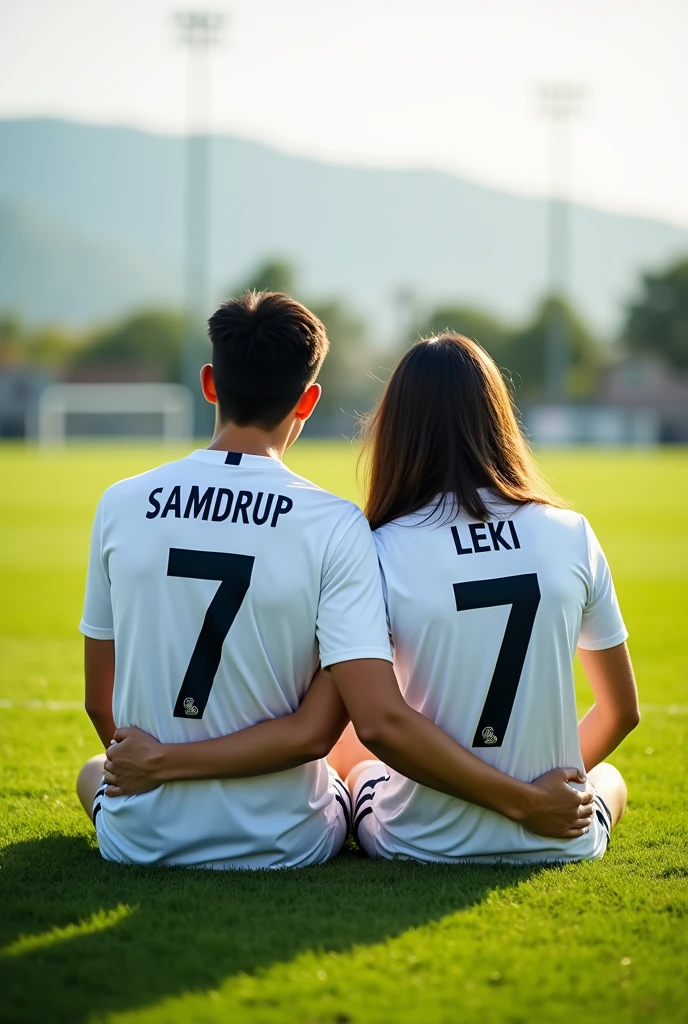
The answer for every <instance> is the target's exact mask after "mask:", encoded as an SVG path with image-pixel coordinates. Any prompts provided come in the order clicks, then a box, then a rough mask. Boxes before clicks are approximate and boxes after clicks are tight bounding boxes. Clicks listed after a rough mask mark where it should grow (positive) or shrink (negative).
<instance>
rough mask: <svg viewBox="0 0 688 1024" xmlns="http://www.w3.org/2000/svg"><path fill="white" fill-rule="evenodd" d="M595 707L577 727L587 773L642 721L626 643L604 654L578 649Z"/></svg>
mask: <svg viewBox="0 0 688 1024" xmlns="http://www.w3.org/2000/svg"><path fill="white" fill-rule="evenodd" d="M578 657H579V658H580V660H581V664H582V666H583V670H584V672H585V674H586V676H587V678H588V682H589V683H590V686H591V689H592V692H593V695H594V697H595V703H594V704H593V706H592V707H591V708H590V710H589V711H588V712H587V714H586V715H585V716H584V717H583V718H582V719H581V722H580V724H579V726H578V736H579V738H580V746H581V753H582V755H583V764H584V765H585V770H586V771H590V769H591V768H594V767H595V765H597V764H599V763H600V762H601V761H604V759H605V758H606V757H608V756H609V755H610V754H611V752H612V751H613V750H615V749H616V748H617V747H618V745H619V743H621V741H622V740H623V739H625V738H626V736H628V734H629V732H632V730H633V729H635V727H636V725H637V724H638V722H639V721H640V709H639V707H638V690H637V688H636V683H635V676H634V674H633V665H632V664H631V656H630V654H629V653H628V646H627V645H626V643H622V644H617V646H616V647H609V648H607V649H606V650H601V651H588V650H585V649H584V648H582V647H579V648H578Z"/></svg>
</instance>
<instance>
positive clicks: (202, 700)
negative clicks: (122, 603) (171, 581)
mask: <svg viewBox="0 0 688 1024" xmlns="http://www.w3.org/2000/svg"><path fill="white" fill-rule="evenodd" d="M254 562H255V558H254V557H253V555H228V554H227V553H226V552H224V551H193V550H190V549H188V548H170V556H169V560H168V563H167V575H168V576H182V577H183V578H185V579H192V580H220V586H219V587H218V588H217V591H216V593H215V597H214V598H213V599H212V601H211V602H210V604H209V605H208V610H207V612H206V613H205V618H204V619H203V625H202V626H201V632H200V633H199V634H198V640H197V641H196V646H195V647H194V649H193V654H192V655H191V660H190V661H189V667H188V668H187V670H186V674H185V676H184V680H183V682H182V685H181V689H180V690H179V693H178V695H177V702H176V704H175V705H174V717H175V718H195V719H198V718H203V712H204V711H205V706H206V704H207V703H208V698H209V697H210V691H211V690H212V688H213V683H214V682H215V676H216V674H217V670H218V668H219V666H220V658H221V657H222V645H223V644H224V642H225V638H226V636H227V634H228V633H229V630H230V629H231V626H232V623H233V622H234V620H235V618H236V617H237V612H238V611H239V609H240V608H241V606H242V604H243V602H244V598H245V597H246V594H247V592H248V588H249V585H250V583H251V573H252V572H253V563H254Z"/></svg>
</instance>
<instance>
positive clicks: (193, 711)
mask: <svg viewBox="0 0 688 1024" xmlns="http://www.w3.org/2000/svg"><path fill="white" fill-rule="evenodd" d="M184 711H185V712H186V713H187V715H197V714H198V708H197V707H196V705H195V704H194V702H193V697H185V698H184ZM490 732H492V730H490ZM495 742H496V741H495Z"/></svg>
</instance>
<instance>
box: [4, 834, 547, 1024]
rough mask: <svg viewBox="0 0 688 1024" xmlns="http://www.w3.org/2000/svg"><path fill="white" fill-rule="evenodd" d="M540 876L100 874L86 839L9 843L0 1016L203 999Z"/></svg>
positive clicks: (486, 869) (392, 871) (402, 867)
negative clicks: (235, 982) (193, 996)
mask: <svg viewBox="0 0 688 1024" xmlns="http://www.w3.org/2000/svg"><path fill="white" fill-rule="evenodd" d="M542 870H552V869H551V868H550V869H547V868H542V867H539V868H538V867H535V866H534V867H528V868H509V867H490V866H465V867H464V866H459V867H452V866H444V865H432V866H424V865H418V864H409V863H403V862H397V863H390V862H384V863H383V862H373V861H369V860H367V859H366V858H363V857H360V856H357V855H356V854H353V853H348V852H347V853H344V854H342V855H340V856H339V857H338V858H336V860H334V861H332V862H331V863H330V864H327V865H324V866H322V867H316V868H305V869H300V870H291V871H274V872H268V871H261V872H244V871H240V872H239V871H226V872H215V871H191V870H184V869H172V868H170V869H158V870H144V869H141V868H136V867H122V866H120V865H115V864H107V863H105V862H104V861H102V860H101V859H100V857H99V855H98V854H97V852H96V851H95V850H94V848H93V846H92V845H91V844H90V843H89V842H88V841H87V840H86V839H85V838H76V837H72V838H70V837H67V836H54V837H48V838H44V839H36V840H31V841H27V842H23V843H17V844H16V845H14V846H10V847H8V848H6V850H5V852H4V854H3V858H2V862H1V866H0V887H1V888H2V897H1V899H2V911H1V913H0V950H2V952H0V973H1V975H2V980H1V981H0V991H1V993H2V996H1V1000H0V1019H4V1020H11V1021H17V1022H19V1021H40V1020H44V1019H46V1018H48V1019H50V1020H52V1021H53V1022H55V1021H70V1022H74V1024H81V1022H84V1021H86V1020H87V1019H88V1018H89V1017H98V1018H100V1017H101V1016H104V1015H106V1014H107V1013H110V1012H114V1011H118V1010H131V1009H136V1008H138V1007H145V1006H150V1005H153V1004H155V1003H157V1002H158V1001H160V1000H161V999H163V998H165V997H168V996H175V995H180V994H181V993H184V992H204V991H208V990H212V989H214V988H217V987H218V986H219V985H220V984H221V983H222V982H223V981H224V980H225V979H226V978H227V977H228V976H231V975H234V974H238V973H240V972H243V973H247V974H251V973H254V972H256V971H259V970H260V969H261V968H266V967H268V966H269V965H270V964H273V963H277V962H282V963H283V962H288V961H290V960H292V959H293V958H294V957H296V956H297V955H299V954H300V953H302V952H304V951H305V950H316V951H336V952H340V951H345V950H348V949H351V947H353V946H354V945H357V944H363V945H365V944H373V943H377V942H381V941H384V940H385V939H386V938H388V937H393V936H397V935H400V934H401V933H403V932H405V931H406V930H407V929H409V928H413V927H415V926H419V925H423V924H425V923H427V922H430V921H436V920H439V919H440V918H442V917H444V916H445V915H447V914H450V913H454V912H456V911H460V910H463V909H466V908H468V907H471V906H473V905H475V904H478V903H480V902H482V901H483V900H484V899H485V898H486V897H487V896H488V895H489V893H490V892H491V891H492V890H494V889H503V888H509V887H511V886H515V885H518V884H519V883H520V882H522V881H524V880H525V879H527V878H530V877H532V876H533V875H534V874H536V873H537V872H539V871H542ZM555 870H556V869H555ZM118 906H123V907H124V908H125V909H123V910H122V911H121V912H120V914H119V916H118V915H117V914H116V913H112V917H111V918H110V919H108V918H107V917H105V918H103V917H102V916H101V918H98V917H97V916H96V917H95V918H94V915H98V914H99V913H101V912H103V911H105V912H116V910H117V908H118ZM70 926H71V927H70ZM73 926H77V927H76V928H74V927H73ZM89 928H91V929H92V930H90V931H89V930H88V929H89ZM62 929H64V931H61V930H62ZM20 936H29V937H30V938H29V939H28V941H25V940H22V941H19V942H18V941H17V940H18V939H19V938H20Z"/></svg>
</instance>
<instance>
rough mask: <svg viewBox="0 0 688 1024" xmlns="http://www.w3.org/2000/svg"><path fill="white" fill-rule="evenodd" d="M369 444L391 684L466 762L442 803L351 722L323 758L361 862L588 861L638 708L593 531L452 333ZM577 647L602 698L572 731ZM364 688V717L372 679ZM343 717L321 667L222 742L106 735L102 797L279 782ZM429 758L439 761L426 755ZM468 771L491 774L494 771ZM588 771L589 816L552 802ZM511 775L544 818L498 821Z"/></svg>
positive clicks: (429, 354) (413, 370) (431, 351)
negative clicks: (561, 495) (274, 709)
mask: <svg viewBox="0 0 688 1024" xmlns="http://www.w3.org/2000/svg"><path fill="white" fill-rule="evenodd" d="M369 447H370V456H371V474H370V493H369V498H368V505H367V513H368V516H369V519H370V522H371V526H372V527H373V529H374V530H375V539H376V543H377V548H378V554H379V559H380V564H381V567H382V571H383V579H384V583H385V586H386V594H387V600H388V611H389V622H390V630H391V636H392V640H393V643H394V661H395V669H396V673H397V677H398V681H399V685H400V687H401V690H402V692H403V695H404V697H405V699H406V702H407V703H408V704H410V705H411V707H412V708H414V709H415V710H416V711H419V712H421V713H422V715H423V716H425V718H427V719H430V720H431V721H432V722H434V723H435V724H436V725H438V726H440V728H441V729H442V730H443V731H444V732H446V733H448V734H449V736H450V737H452V738H453V739H454V740H456V741H458V743H460V744H461V745H462V746H463V747H464V748H467V750H468V751H470V752H471V753H472V754H473V755H477V756H474V757H473V758H470V759H468V760H466V761H465V764H463V767H462V773H461V778H457V780H456V784H455V786H454V787H453V789H454V792H453V793H451V792H448V788H445V787H441V786H439V785H438V784H437V783H436V782H434V781H433V780H434V775H433V772H431V771H430V770H429V767H428V769H427V770H424V771H423V772H419V771H418V767H417V765H415V764H414V761H413V756H417V751H415V752H414V751H412V750H407V755H408V768H407V769H406V770H404V768H403V767H402V766H401V765H400V763H399V761H400V759H399V757H398V756H397V754H395V753H394V750H393V749H392V745H390V744H389V743H385V742H384V741H383V739H381V738H380V737H379V736H378V734H377V733H376V732H375V730H373V732H367V730H365V731H362V730H360V729H359V732H362V735H363V736H364V738H366V735H368V736H369V737H370V739H369V742H370V746H371V747H373V748H374V750H375V754H376V755H377V757H378V758H379V760H375V759H374V757H375V755H373V754H371V753H370V751H368V750H366V748H365V747H363V746H362V744H361V743H360V742H359V741H358V739H357V738H356V735H355V733H354V732H353V730H352V729H351V727H349V729H348V730H347V733H345V736H344V738H343V739H342V740H340V742H339V743H338V744H337V745H336V746H335V748H334V750H333V751H332V752H331V755H330V757H329V760H330V763H331V765H332V766H333V767H334V768H335V769H336V770H337V771H338V772H339V774H340V775H341V776H344V775H346V774H348V775H349V783H350V786H351V788H352V791H353V796H354V798H355V814H354V819H353V825H354V829H355V832H356V834H357V836H358V839H359V841H360V843H361V845H362V846H363V847H364V849H365V850H367V851H368V853H370V854H371V855H372V856H385V857H393V856H397V855H398V856H402V857H411V858H415V859H419V860H444V861H453V860H466V859H468V860H471V859H479V860H483V859H484V860H495V859H500V860H514V861H527V860H545V861H546V860H558V861H559V860H580V859H583V858H588V857H598V856H601V855H602V853H603V852H604V850H605V848H606V844H607V841H608V837H609V832H610V830H611V828H612V826H613V825H614V824H615V823H616V821H618V819H619V817H620V816H621V814H622V812H623V809H624V805H625V798H626V793H625V786H624V783H623V780H622V779H621V777H620V775H619V774H618V772H616V770H615V769H613V768H612V767H611V766H608V765H600V764H599V762H601V761H602V759H603V758H604V757H605V756H607V754H608V753H609V752H610V751H611V750H613V749H614V747H615V746H616V745H617V744H618V743H619V742H620V741H621V739H622V738H623V736H625V735H626V733H627V732H628V731H629V730H630V729H631V728H632V727H633V726H634V725H635V724H636V722H637V717H638V711H637V699H636V691H635V684H634V681H633V675H632V670H631V667H630V661H629V659H628V653H627V651H626V647H625V643H624V641H625V638H626V631H625V628H624V625H623V622H622V620H621V616H620V613H619V610H618V607H617V604H616V598H615V596H614V590H613V586H612V583H611V579H610V576H609V570H608V568H607V564H606V562H605V559H604V556H603V554H602V552H601V550H600V549H599V545H598V544H597V541H596V540H595V538H594V535H593V534H592V531H591V530H590V528H589V526H588V525H587V523H586V521H585V520H584V519H583V517H582V516H579V515H576V514H575V513H572V512H567V511H564V510H562V509H561V508H560V507H559V506H558V503H557V500H556V499H555V498H554V496H553V495H551V493H550V492H549V491H548V490H547V488H546V487H545V485H544V484H543V483H542V482H541V480H540V478H539V477H538V475H537V472H536V470H535V467H534V464H533V462H532V459H531V457H530V454H529V452H528V449H527V446H526V444H525V442H524V440H523V438H522V436H521V434H520V431H519V428H518V425H517V423H516V419H515V417H514V413H513V410H512V407H511V403H510V399H509V396H508V392H507V390H506V387H505V385H504V383H503V381H502V379H501V376H500V374H499V371H498V369H497V367H496V366H495V364H494V363H493V362H492V360H491V359H490V358H489V357H488V356H487V355H486V354H485V352H484V351H483V350H482V349H481V348H480V347H479V346H478V345H476V344H474V343H473V342H470V341H468V340H467V339H465V338H461V337H459V336H456V335H447V336H443V337H441V338H433V339H429V340H427V341H424V342H420V343H419V344H418V345H416V346H415V347H414V348H413V349H411V350H410V352H409V353H407V355H406V356H405V357H404V358H403V359H402V360H401V363H400V364H399V366H398V368H397V369H396V371H395V372H394V374H393V375H392V378H391V379H390V381H389V384H388V386H387V389H386V391H385V395H384V397H383V400H382V402H381V405H380V407H379V409H378V411H377V413H376V414H375V416H374V417H373V420H372V426H371V432H370V438H369ZM577 645H578V646H579V648H580V650H581V656H582V658H583V662H584V666H585V668H586V671H587V673H588V677H589V679H590V681H591V684H592V686H593V690H594V693H595V697H596V704H595V707H594V708H593V709H592V711H590V712H589V713H588V715H586V716H585V718H584V719H583V722H582V723H581V726H580V738H579V729H578V723H577V719H576V705H575V696H574V688H573V674H572V664H571V663H572V658H573V655H574V653H575V650H576V646H577ZM364 685H365V686H366V689H365V693H366V704H370V705H374V704H375V687H372V686H368V685H367V684H364ZM346 717H347V713H346V709H344V708H343V707H342V703H341V701H340V699H339V697H338V694H337V688H336V686H335V683H333V682H331V681H330V682H328V680H327V673H320V674H319V676H318V678H317V679H316V681H315V683H314V684H313V685H312V686H311V688H310V690H309V691H308V694H307V696H306V699H305V700H304V701H303V704H302V705H301V707H300V708H299V710H298V711H296V712H295V713H294V714H293V715H289V716H287V717H285V718H280V719H274V720H272V721H269V722H265V723H263V724H261V725H257V726H253V727H252V728H250V729H245V730H243V731H242V732H238V733H235V734H233V735H230V736H225V737H221V738H218V739H214V740H207V741H204V742H200V743H187V744H158V743H157V742H156V741H155V740H154V739H152V738H151V737H148V736H146V735H145V734H143V733H141V732H139V731H138V730H134V729H124V730H118V732H117V734H116V738H117V739H118V741H119V742H118V744H117V746H116V747H115V748H114V749H113V751H112V752H111V753H109V754H108V760H107V761H106V762H105V780H106V782H107V783H109V784H110V787H111V788H110V790H108V793H112V794H114V795H120V794H130V793H136V792H141V791H143V790H145V789H150V788H153V787H155V786H157V785H160V784H162V783H166V782H168V781H172V780H184V779H186V780H192V779H199V778H206V779H207V778H234V777H241V776H243V775H257V774H262V773H264V772H271V771H273V772H274V771H279V770H281V769H283V768H286V767H290V766H292V765H295V764H300V763H302V762H303V761H304V760H308V759H310V758H311V757H315V756H319V755H317V754H314V753H310V754H309V753H308V751H309V750H311V749H313V750H315V749H318V744H317V739H318V736H320V737H323V736H325V735H332V733H333V732H334V735H337V734H338V732H339V731H340V730H341V728H342V726H343V724H344V722H345V721H346ZM352 717H354V720H355V716H353V714H352ZM378 731H379V730H378ZM383 731H384V730H383ZM304 737H305V738H304ZM308 737H310V739H309V738H308ZM409 742H410V741H409ZM397 753H398V751H397ZM387 754H389V757H388V756H387ZM412 755H413V756H412ZM435 757H436V759H437V760H438V761H441V760H442V758H443V754H442V751H441V750H440V749H439V746H438V747H437V748H436V749H435ZM391 761H394V762H395V763H396V765H397V768H396V771H395V770H392V769H388V768H387V767H386V764H387V763H389V762H391ZM357 762H358V763H357ZM457 763H458V762H457ZM462 763H463V762H462ZM354 765H355V767H353V770H352V766H354ZM478 766H480V768H481V769H484V770H488V766H489V770H490V771H492V773H493V774H492V775H491V776H490V777H489V779H488V778H487V776H485V777H484V778H483V776H482V774H481V772H480V771H479V770H478ZM595 766H597V767H595ZM495 768H497V769H499V770H500V771H501V773H503V775H498V774H497V773H495V772H494V769H495ZM584 769H587V770H588V779H589V781H590V782H591V783H592V784H593V785H594V786H595V790H596V794H595V800H594V809H595V813H594V814H593V815H592V817H591V818H590V819H587V818H586V817H585V815H586V813H589V811H590V810H592V807H591V805H590V804H587V805H586V807H585V808H581V810H580V812H578V810H576V809H575V808H571V809H570V808H567V807H565V806H563V804H562V805H561V806H560V805H559V800H560V799H561V798H560V796H559V790H558V789H557V785H558V786H560V787H561V788H562V789H563V790H565V791H567V792H568V793H569V794H570V795H574V794H573V791H572V790H571V789H570V788H569V786H568V785H566V784H565V780H568V781H569V782H573V785H574V786H575V785H576V782H575V781H574V780H576V779H580V780H581V781H579V782H578V783H577V784H578V786H579V787H580V788H584V787H585V783H584V782H583V781H582V780H583V779H584ZM411 773H413V774H415V775H416V778H417V779H418V781H417V782H414V781H411V780H410V779H409V778H408V775H409V774H411ZM505 777H509V778H511V779H514V780H520V781H521V784H524V783H532V786H531V787H529V786H526V790H527V791H529V792H530V791H532V793H533V795H534V797H535V796H536V795H537V804H538V807H539V809H540V813H539V815H537V816H536V815H534V814H531V815H525V814H524V813H523V812H522V811H521V810H515V811H514V812H513V813H512V812H511V811H510V810H507V809H504V810H503V811H502V813H498V811H499V809H500V808H499V805H498V804H496V803H495V801H494V799H493V798H494V794H495V793H496V792H497V788H498V783H499V782H500V779H502V778H505ZM543 779H544V780H547V782H546V784H547V786H548V787H549V790H548V792H547V793H546V794H545V793H544V789H543V788H542V787H543V785H544V783H543ZM432 786H435V787H436V788H430V787H432ZM457 788H460V789H461V790H462V793H461V797H458V796H457V795H456V789H457ZM440 789H443V791H441V792H440V791H439V790H440ZM540 794H544V795H546V800H544V797H541V795H540ZM525 795H526V796H527V795H528V794H527V793H526V794H525ZM575 795H576V796H579V797H580V794H575ZM590 796H591V794H589V793H586V794H585V799H586V800H588V799H590ZM569 815H571V818H570V819H569Z"/></svg>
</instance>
